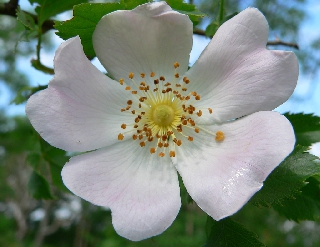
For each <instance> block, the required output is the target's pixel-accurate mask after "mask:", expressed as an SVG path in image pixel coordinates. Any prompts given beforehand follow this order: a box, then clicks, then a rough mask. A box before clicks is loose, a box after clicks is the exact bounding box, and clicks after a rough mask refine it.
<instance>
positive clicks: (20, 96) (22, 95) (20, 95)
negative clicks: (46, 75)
mask: <svg viewBox="0 0 320 247" xmlns="http://www.w3.org/2000/svg"><path fill="white" fill-rule="evenodd" d="M46 88H47V86H37V87H30V86H25V87H22V88H21V89H20V90H19V91H18V92H17V94H16V97H15V98H14V99H13V100H12V101H11V102H10V103H15V104H16V105H19V104H22V103H24V102H26V101H27V100H28V99H29V98H30V96H31V95H32V94H34V93H36V92H38V91H40V90H43V89H46Z"/></svg>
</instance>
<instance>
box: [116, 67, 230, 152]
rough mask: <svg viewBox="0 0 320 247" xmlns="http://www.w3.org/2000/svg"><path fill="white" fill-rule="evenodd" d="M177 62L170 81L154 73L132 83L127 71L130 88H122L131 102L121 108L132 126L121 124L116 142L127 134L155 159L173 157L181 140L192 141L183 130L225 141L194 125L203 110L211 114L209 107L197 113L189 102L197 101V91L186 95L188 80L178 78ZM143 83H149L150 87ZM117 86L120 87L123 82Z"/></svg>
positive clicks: (191, 137) (133, 79) (120, 81)
mask: <svg viewBox="0 0 320 247" xmlns="http://www.w3.org/2000/svg"><path fill="white" fill-rule="evenodd" d="M179 66H180V65H179V63H178V62H175V63H174V64H173V67H174V76H173V81H172V82H168V81H166V79H165V77H164V76H159V77H156V73H155V72H153V71H151V72H150V73H149V75H147V74H146V73H140V79H141V81H140V83H138V82H137V81H136V80H135V75H134V73H133V72H130V73H129V75H128V78H129V79H130V80H131V81H132V86H133V87H134V88H132V87H131V86H128V85H125V90H128V91H131V94H132V95H133V99H128V100H127V106H126V107H124V108H122V109H121V112H126V113H128V114H131V115H133V122H132V123H123V124H121V128H122V129H123V130H125V129H126V128H127V127H128V126H131V127H133V128H130V129H131V130H129V131H128V132H124V133H119V135H118V140H119V141H121V140H123V139H124V137H125V135H127V134H129V133H130V135H131V136H132V139H133V140H137V141H138V142H139V145H140V146H141V147H145V146H146V144H147V143H150V145H148V146H149V147H150V150H149V151H150V154H155V153H157V154H158V156H159V157H164V156H166V155H169V156H170V157H175V155H176V152H175V149H176V147H179V146H181V145H182V143H183V139H185V140H187V141H191V142H192V141H193V140H194V136H188V135H186V134H185V133H184V131H183V129H184V128H189V129H193V130H194V133H195V134H198V133H199V132H200V130H204V131H205V132H207V133H209V134H211V135H213V136H214V137H215V140H216V141H217V142H222V141H223V140H224V138H225V136H224V133H223V132H222V131H218V132H216V133H212V132H210V131H207V130H205V129H203V127H200V126H196V123H195V121H194V117H195V116H198V117H201V116H202V114H203V111H204V110H207V111H208V112H209V114H212V113H213V111H212V109H211V108H207V109H199V110H197V109H196V108H195V106H194V105H193V104H192V102H195V101H199V100H201V96H200V95H199V94H198V93H197V92H188V84H189V83H190V80H189V79H188V78H187V77H183V78H182V84H181V83H179V82H180V79H181V78H180V75H179V73H178V71H177V70H178V68H179ZM147 81H149V82H150V81H153V84H154V85H153V86H151V85H150V84H149V83H147ZM119 83H120V84H121V85H124V79H120V80H119Z"/></svg>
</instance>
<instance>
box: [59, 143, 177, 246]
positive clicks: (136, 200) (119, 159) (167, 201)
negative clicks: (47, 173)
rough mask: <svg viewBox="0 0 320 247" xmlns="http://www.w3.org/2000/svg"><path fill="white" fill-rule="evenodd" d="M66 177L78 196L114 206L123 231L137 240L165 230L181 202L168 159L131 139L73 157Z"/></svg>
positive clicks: (117, 224)
mask: <svg viewBox="0 0 320 247" xmlns="http://www.w3.org/2000/svg"><path fill="white" fill-rule="evenodd" d="M62 179H63V182H64V183H65V185H66V186H67V187H68V188H69V189H70V190H71V191H72V192H73V193H75V194H76V195H78V196H80V197H82V198H84V199H85V200H87V201H89V202H91V203H94V204H96V205H99V206H106V207H109V208H110V209H111V211H112V222H113V225H114V228H115V229H116V231H117V232H118V234H119V235H121V236H123V237H126V238H128V239H130V240H134V241H138V240H142V239H145V238H149V237H151V236H154V235H158V234H160V233H162V232H163V231H164V230H165V229H167V228H168V227H169V226H170V225H171V224H172V222H173V220H174V219H175V218H176V216H177V214H178V212H179V209H180V205H181V201H180V189H179V183H178V176H177V172H176V170H175V168H174V166H173V165H172V162H171V161H170V159H169V157H167V158H166V157H163V158H160V157H158V156H155V155H151V154H150V153H149V150H148V149H146V148H141V147H140V146H139V144H138V143H137V142H134V141H132V140H128V141H124V142H120V143H117V144H115V145H112V146H110V147H108V148H105V149H100V150H97V151H93V152H91V153H86V154H83V155H79V156H76V157H73V158H71V160H70V161H69V162H68V163H67V164H66V165H65V166H64V168H63V170H62Z"/></svg>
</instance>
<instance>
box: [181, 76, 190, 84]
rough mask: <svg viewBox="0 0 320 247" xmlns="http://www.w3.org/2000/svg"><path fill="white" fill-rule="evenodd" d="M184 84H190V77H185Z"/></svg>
mask: <svg viewBox="0 0 320 247" xmlns="http://www.w3.org/2000/svg"><path fill="white" fill-rule="evenodd" d="M183 82H184V83H185V84H188V83H189V82H190V80H189V79H188V77H186V76H185V77H183Z"/></svg>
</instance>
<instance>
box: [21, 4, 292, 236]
mask: <svg viewBox="0 0 320 247" xmlns="http://www.w3.org/2000/svg"><path fill="white" fill-rule="evenodd" d="M192 32H193V30H192V23H191V21H190V20H189V18H188V16H186V15H183V14H180V13H178V12H175V11H173V10H172V9H171V8H170V7H169V6H168V5H167V4H166V3H164V2H160V3H159V2H158V3H150V4H145V5H141V6H138V7H137V8H135V9H134V10H132V11H115V12H113V13H110V14H108V15H106V16H104V17H103V18H102V19H101V21H100V22H99V23H98V25H97V27H96V30H95V32H94V34H93V45H94V49H95V51H96V54H97V57H98V58H99V60H100V62H101V63H102V64H103V65H104V67H105V68H106V70H107V71H108V73H109V74H110V75H111V77H112V78H114V80H113V79H110V78H109V77H107V76H105V75H104V74H103V73H101V72H100V71H99V70H97V69H96V68H95V67H94V66H93V65H92V64H91V63H90V61H88V60H87V58H86V56H85V55H84V53H83V50H82V46H81V43H80V39H79V37H75V38H72V39H70V40H68V41H66V42H64V43H63V44H62V45H61V46H60V47H59V49H58V50H57V52H56V55H55V60H54V64H55V76H54V78H53V79H52V80H51V81H50V83H49V86H48V88H47V89H46V90H43V91H41V92H39V93H37V94H35V95H33V96H32V97H31V98H30V99H29V101H28V104H27V108H26V112H27V115H28V117H29V119H30V121H31V123H32V125H33V126H34V128H35V129H36V130H37V131H38V132H39V134H40V135H41V136H42V137H43V138H44V139H45V140H46V141H48V142H49V143H50V144H51V145H53V146H55V147H58V148H61V149H63V150H66V151H71V152H84V151H91V152H87V153H85V154H81V155H78V156H76V157H73V158H71V159H70V161H69V162H68V163H67V164H66V165H65V166H64V168H63V170H62V178H63V181H64V183H65V185H66V186H67V187H68V188H69V189H70V190H71V191H72V192H73V193H74V194H76V195H78V196H80V197H82V198H84V199H85V200H87V201H89V202H91V203H93V204H96V205H100V206H106V207H109V208H110V209H111V211H112V222H113V225H114V227H115V229H116V231H117V232H118V233H119V234H120V235H121V236H124V237H126V238H128V239H131V240H141V239H145V238H148V237H151V236H154V235H157V234H160V233H162V232H163V231H164V230H165V229H166V228H168V227H169V226H170V225H171V223H172V222H173V220H174V219H175V218H176V216H177V214H178V212H179V209H180V205H181V200H180V190H179V183H178V174H177V172H179V174H180V175H181V177H182V179H183V183H184V185H185V186H186V188H187V190H188V193H189V194H190V196H191V197H192V198H193V200H194V201H195V202H196V203H197V204H198V205H199V207H201V208H202V209H203V210H204V211H205V212H206V213H208V214H209V215H210V216H211V217H212V218H214V219H215V220H220V219H222V218H224V217H227V216H229V215H232V214H234V213H235V212H237V211H238V210H239V209H240V208H241V207H242V206H243V205H244V204H245V203H246V202H247V201H248V200H249V199H250V198H251V197H252V195H253V194H254V193H256V192H257V191H258V190H259V189H260V188H261V187H262V183H263V181H264V180H265V179H266V177H267V176H268V175H269V174H270V172H271V171H272V170H273V169H274V168H275V167H276V166H278V165H279V163H280V162H281V161H282V160H283V159H284V158H285V157H286V156H287V155H288V154H289V153H290V152H291V151H292V149H293V146H294V142H295V137H294V133H293V129H292V126H291V125H290V123H289V122H288V120H287V119H286V118H285V117H283V116H282V115H280V114H279V113H276V112H272V111H271V110H272V109H274V108H275V107H277V106H279V105H280V104H282V103H283V102H285V101H286V100H287V99H288V97H289V96H290V95H291V94H292V92H293V90H294V88H295V85H296V82H297V77H298V63H297V59H296V57H295V55H294V54H293V53H291V52H286V51H270V50H267V49H266V42H267V38H268V24H267V21H266V19H265V17H264V16H263V15H262V14H261V13H260V12H259V11H258V10H257V9H254V8H248V9H246V10H244V11H242V12H241V13H240V14H238V15H237V16H235V17H234V18H232V19H231V20H229V21H227V22H226V23H224V24H223V25H222V26H221V27H220V28H219V30H218V31H217V33H216V34H215V36H214V38H213V39H212V40H211V42H210V44H209V45H208V46H207V47H206V49H205V50H204V52H203V53H202V54H201V56H200V58H199V59H198V61H197V62H196V63H195V64H194V65H193V67H192V68H191V69H190V70H188V71H187V69H188V60H189V53H190V50H191V46H192Z"/></svg>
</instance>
